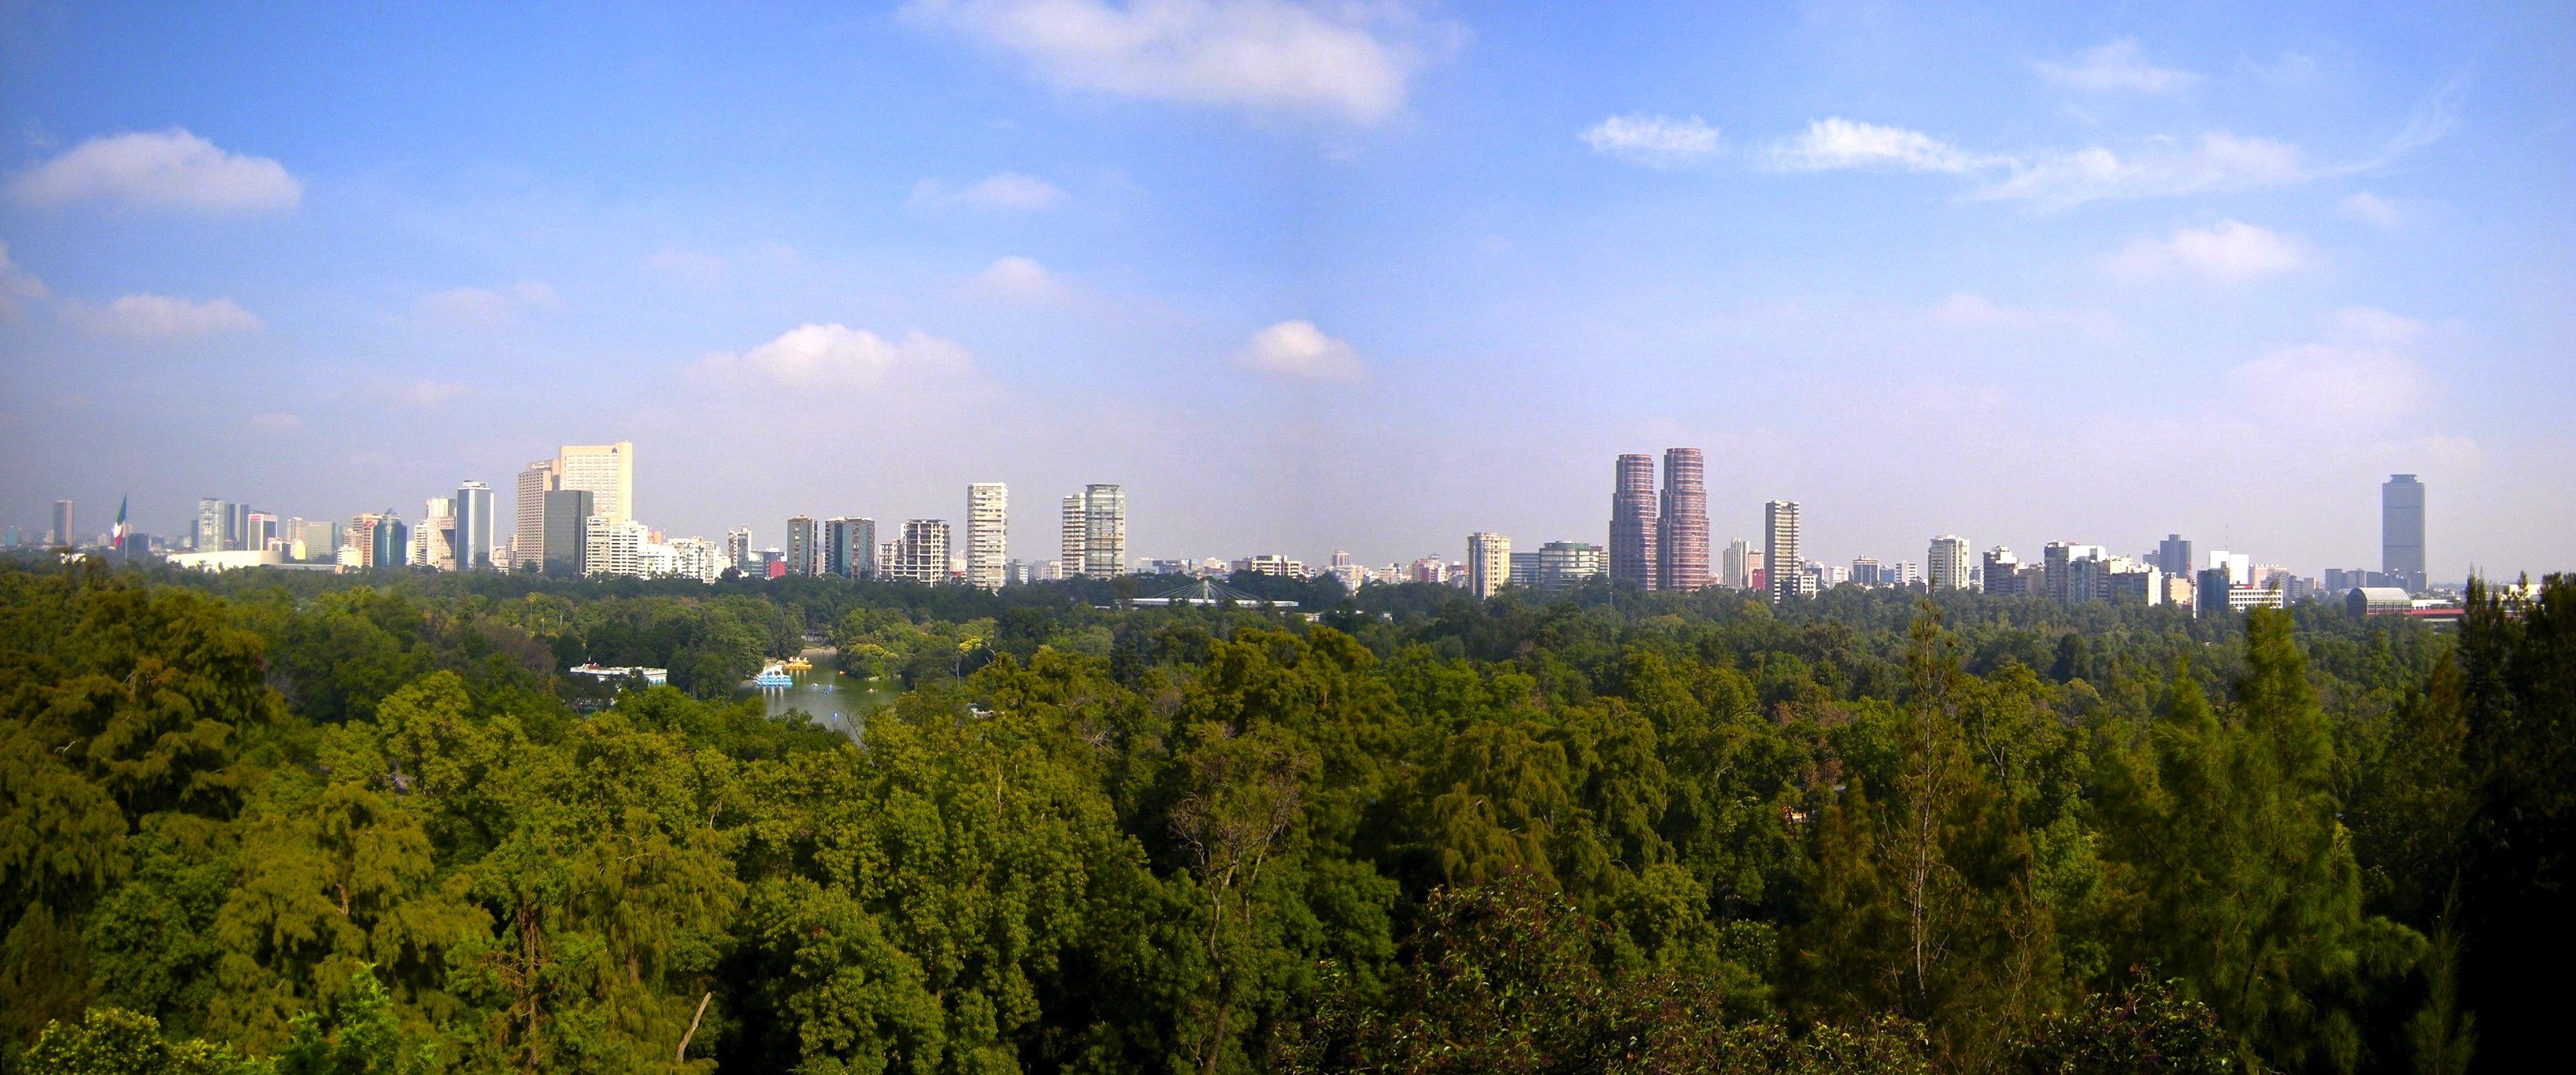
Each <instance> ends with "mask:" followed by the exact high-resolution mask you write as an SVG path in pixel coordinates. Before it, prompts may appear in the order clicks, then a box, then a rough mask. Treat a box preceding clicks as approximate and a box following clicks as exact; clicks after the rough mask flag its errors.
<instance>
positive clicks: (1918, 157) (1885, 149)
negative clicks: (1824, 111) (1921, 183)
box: [1771, 116, 1996, 172]
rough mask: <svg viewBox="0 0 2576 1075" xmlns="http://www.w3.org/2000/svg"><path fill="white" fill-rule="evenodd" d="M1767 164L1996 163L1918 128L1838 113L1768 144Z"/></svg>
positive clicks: (1946, 166) (1945, 167) (1913, 167)
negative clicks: (1768, 158) (1894, 125)
mask: <svg viewBox="0 0 2576 1075" xmlns="http://www.w3.org/2000/svg"><path fill="white" fill-rule="evenodd" d="M1771 160H1772V163H1773V164H1775V165H1777V166H1778V167H1781V168H1784V169H1788V170H1791V171H1826V170H1832V169H1840V168H1899V169H1903V170H1906V171H1913V172H1967V171H1973V170H1975V169H1979V168H1985V167H1989V166H1991V165H1993V164H1994V163H1996V160H1995V158H1991V157H1982V156H1978V155H1976V154H1972V153H1968V152H1966V151H1964V150H1961V149H1960V148H1959V147H1957V146H1953V145H1951V144H1949V143H1947V142H1944V141H1942V140H1940V139H1938V138H1934V137H1932V136H1931V135H1928V134H1925V133H1923V132H1921V131H1909V130H1905V129H1904V128H1901V127H1882V126H1880V125H1878V124H1875V123H1859V122H1855V121H1852V120H1847V119H1844V118H1842V117H1840V116H1835V117H1831V118H1828V119H1820V120H1816V121H1814V122H1812V123H1809V124H1807V129H1806V131H1805V132H1804V133H1802V134H1800V135H1798V136H1797V137H1796V138H1793V139H1790V140H1789V141H1787V142H1785V143H1782V144H1780V145H1778V146H1774V147H1773V148H1772V151H1771Z"/></svg>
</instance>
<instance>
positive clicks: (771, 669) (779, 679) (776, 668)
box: [751, 661, 796, 689]
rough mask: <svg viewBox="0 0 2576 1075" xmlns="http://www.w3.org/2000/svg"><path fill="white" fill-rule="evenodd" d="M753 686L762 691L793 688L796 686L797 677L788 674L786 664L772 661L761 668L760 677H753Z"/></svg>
mask: <svg viewBox="0 0 2576 1075" xmlns="http://www.w3.org/2000/svg"><path fill="white" fill-rule="evenodd" d="M751 685H752V686H755V687H760V688H762V689H768V688H772V687H793V686H795V685H796V677H794V676H791V675H788V674H787V663H786V662H784V661H771V662H769V663H768V664H766V665H763V666H762V667H761V669H760V674H759V675H756V676H753V677H751Z"/></svg>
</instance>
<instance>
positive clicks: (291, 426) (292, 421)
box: [243, 411, 304, 435]
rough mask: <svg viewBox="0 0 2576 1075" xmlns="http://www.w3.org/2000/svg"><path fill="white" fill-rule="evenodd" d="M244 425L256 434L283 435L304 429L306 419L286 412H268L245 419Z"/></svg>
mask: <svg viewBox="0 0 2576 1075" xmlns="http://www.w3.org/2000/svg"><path fill="white" fill-rule="evenodd" d="M243 424H245V425H248V426H249V427H251V429H252V430H253V431H255V432H260V433H271V434H280V435H282V434H287V433H293V432H295V431H296V430H299V429H302V428H304V419H302V418H298V417H296V416H295V415H293V414H291V413H288V412H286V411H266V412H262V413H260V414H254V415H251V416H250V417H249V418H246V419H243Z"/></svg>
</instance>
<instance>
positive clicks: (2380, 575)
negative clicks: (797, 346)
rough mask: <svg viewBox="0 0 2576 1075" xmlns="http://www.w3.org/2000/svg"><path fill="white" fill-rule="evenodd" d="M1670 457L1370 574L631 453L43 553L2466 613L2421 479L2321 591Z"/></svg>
mask: <svg viewBox="0 0 2576 1075" xmlns="http://www.w3.org/2000/svg"><path fill="white" fill-rule="evenodd" d="M1656 463H1657V461H1656V459H1655V457H1654V456H1651V455H1646V454H1626V455H1621V456H1619V457H1618V459H1617V461H1616V463H1615V465H1614V469H1613V481H1612V486H1611V495H1610V518H1609V530H1608V534H1607V538H1608V540H1607V543H1606V544H1597V545H1596V544H1593V543H1590V542H1587V541H1580V540H1557V541H1547V542H1543V543H1540V544H1538V545H1537V546H1536V547H1535V548H1529V547H1522V548H1517V549H1516V548H1515V547H1514V544H1513V541H1512V538H1511V537H1510V536H1508V535H1505V534H1502V533H1497V532H1494V531H1486V530H1480V531H1477V532H1475V533H1472V534H1469V535H1468V536H1467V545H1466V549H1465V557H1464V558H1463V559H1460V560H1444V559H1443V558H1441V557H1438V556H1427V557H1423V558H1420V559H1416V560H1414V561H1412V562H1411V563H1391V564H1387V565H1385V566H1383V567H1368V566H1364V565H1361V564H1358V563H1356V562H1355V561H1354V560H1353V558H1352V556H1351V555H1350V554H1349V553H1347V552H1340V551H1336V552H1334V553H1333V554H1332V556H1331V559H1330V561H1329V562H1328V563H1325V564H1308V563H1305V562H1302V561H1299V560H1296V559H1292V558H1290V557H1288V556H1285V555H1281V554H1278V553H1259V554H1255V555H1251V556H1246V557H1242V558H1239V559H1232V560H1228V559H1224V558H1220V557H1208V558H1206V559H1201V560H1186V559H1147V560H1143V561H1141V562H1132V563H1131V561H1130V560H1129V558H1128V553H1127V492H1126V489H1125V488H1124V487H1122V486H1119V485H1115V484H1092V485H1086V486H1084V487H1083V488H1082V490H1081V491H1079V492H1075V493H1068V494H1066V495H1064V497H1063V498H1062V499H1061V500H1060V501H1059V502H1058V507H1059V515H1058V519H1059V522H1060V529H1059V531H1058V535H1059V541H1058V549H1057V553H1058V554H1057V556H1056V557H1055V558H1053V559H1048V560H1023V559H1018V558H1013V557H1012V556H1011V555H1010V547H1009V525H1010V490H1009V489H1008V488H1007V487H1006V486H1005V485H1004V484H1003V483H1001V482H975V483H972V484H970V485H968V486H967V487H966V503H965V517H964V521H965V531H964V534H963V540H959V536H958V535H957V534H956V532H955V531H954V530H953V529H952V527H951V524H950V523H949V521H948V520H946V519H905V520H903V521H902V522H901V523H900V524H894V525H889V526H886V527H882V528H881V527H880V526H879V524H878V522H877V520H875V519H873V518H870V517H867V516H862V515H836V516H831V517H825V518H818V517H816V516H814V515H797V516H794V517H791V518H789V519H788V520H786V524H785V532H784V537H783V543H782V544H779V545H771V546H765V547H764V546H759V545H757V544H756V543H755V541H754V540H753V530H752V528H751V527H749V526H738V527H735V528H733V529H732V530H730V531H728V532H727V533H726V534H725V536H724V538H723V539H722V540H721V541H718V540H714V539H709V538H703V537H670V536H666V535H665V534H664V533H663V532H662V531H660V530H657V529H655V528H653V527H651V526H649V525H647V524H646V523H644V522H643V521H641V520H639V519H638V518H637V515H636V500H635V466H636V461H635V445H634V444H633V442H631V441H618V442H616V443H614V444H569V445H565V446H563V447H562V448H561V449H560V450H559V451H558V452H557V453H556V454H555V455H554V456H552V457H550V458H546V459H539V460H536V461H534V462H531V463H529V464H528V465H527V466H526V467H525V468H523V469H521V470H520V471H519V473H518V476H517V482H516V487H515V489H514V490H513V493H514V494H515V495H514V499H513V501H512V502H511V504H510V506H511V507H512V509H513V515H512V518H511V520H510V521H511V524H512V525H511V528H510V533H509V536H508V538H507V539H506V540H505V539H503V538H502V537H501V533H500V530H501V526H500V523H501V517H500V514H499V507H500V505H499V503H498V502H497V498H496V495H495V493H496V491H495V490H494V489H492V488H491V487H490V486H488V485H485V484H484V483H482V482H478V481H466V482H460V483H458V485H457V487H456V488H455V489H454V490H453V491H452V492H451V493H449V494H448V495H444V496H435V497H430V498H428V499H427V501H426V502H425V503H424V504H423V507H422V510H421V512H420V515H419V516H418V518H417V519H416V520H411V519H405V518H404V517H403V515H402V514H401V513H400V512H397V511H395V510H393V509H390V508H388V509H386V510H384V511H374V512H361V513H359V514H357V515H354V516H352V517H350V518H349V519H347V520H346V521H341V520H336V519H305V518H300V517H292V516H283V515H280V514H278V513H276V512H272V511H266V510H262V509H259V508H256V507H254V506H252V505H250V504H247V503H236V502H232V501H227V500H223V499H220V498H215V497H208V498H205V499H202V500H200V501H198V503H197V510H196V514H195V517H194V519H193V520H192V521H191V525H190V528H189V532H188V533H187V534H185V535H184V536H182V537H178V538H167V537H158V536H154V535H149V534H143V533H139V532H134V531H131V530H130V529H129V528H128V527H127V524H126V521H125V512H124V507H123V506H122V505H120V506H119V509H118V515H117V521H116V524H115V526H114V527H113V528H112V529H111V530H110V531H109V532H107V533H106V534H103V535H100V536H99V538H98V539H97V540H96V541H95V542H84V541H82V540H81V539H80V538H79V537H78V531H77V530H75V529H74V526H73V518H72V503H71V501H68V500H64V501H57V502H56V503H55V505H54V515H53V525H52V527H51V528H50V530H49V532H48V534H47V542H46V544H48V545H50V546H55V547H63V548H72V549H77V548H80V547H83V546H84V545H88V546H91V547H101V548H106V549H109V550H113V551H119V552H132V551H143V552H149V553H152V554H161V555H166V556H167V557H168V559H169V560H170V562H171V563H173V564H176V565H178V566H181V567H188V568H196V569H202V570H209V571H222V570H231V569H237V568H251V567H259V568H273V569H280V570H319V571H364V570H370V569H376V568H391V567H408V568H419V569H429V570H437V571H507V572H517V573H533V574H541V575H548V576H565V577H627V578H684V579H695V580H698V581H701V582H710V583H711V582H715V581H717V580H718V579H721V578H725V577H727V576H728V575H730V576H734V577H745V578H767V579H777V578H786V577H789V576H808V577H820V576H833V577H839V578H850V579H871V580H888V581H902V582H913V583H920V584H925V585H967V586H975V587H979V588H982V589H987V590H998V589H1001V588H1002V587H1004V586H1009V585H1017V584H1023V583H1030V582H1040V581H1050V580H1060V579H1070V578H1114V577H1117V576H1120V575H1130V574H1134V575H1157V576H1168V577H1172V578H1175V579H1223V578H1228V577H1231V576H1233V575H1235V574H1239V573H1247V572H1248V573H1251V574H1254V575H1264V576H1272V577H1280V578H1294V579H1311V578H1319V577H1325V576H1330V577H1332V578H1334V579H1336V580H1338V581H1339V582H1340V583H1341V584H1342V586H1343V587H1344V588H1346V589H1349V590H1354V591H1356V590H1358V589H1359V588H1360V587H1362V586H1366V585H1371V584H1378V585H1391V584H1398V583H1427V584H1433V585H1446V586H1455V587H1459V588H1462V589H1464V590H1466V591H1467V592H1468V593H1470V594H1472V595H1473V596H1475V597H1477V598H1480V599H1481V598H1488V597H1492V596H1495V595H1496V594H1499V593H1502V592H1503V591H1504V590H1506V589H1508V588H1517V589H1520V590H1524V591H1528V592H1532V593H1537V594H1542V595H1555V594H1561V593H1565V592H1567V591H1569V590H1572V589H1575V588H1577V587H1579V586H1581V585H1583V584H1584V583H1585V582H1587V581H1589V580H1591V579H1594V578H1597V577H1602V576H1607V578H1608V579H1609V581H1610V582H1611V583H1613V584H1614V585H1620V586H1630V587H1634V588H1636V589H1639V590H1647V591H1680V592H1688V591H1695V590H1700V589H1705V588H1711V587H1717V588H1724V589H1730V590H1739V591H1745V592H1750V593H1759V594H1762V595H1764V596H1765V597H1766V598H1767V599H1768V600H1770V601H1773V602H1781V601H1790V600H1797V599H1801V598H1807V597H1812V596H1814V595H1816V594H1819V593H1822V592H1825V591H1828V590H1834V589H1839V588H1844V587H1858V588H1864V589H1868V588H1894V589H1917V590H1924V591H1944V590H1982V591H1984V592H1987V593H1996V594H2012V595H2019V596H2029V597H2042V598H2046V599H2049V600H2053V601H2059V602H2064V603H2070V604H2072V603H2081V602H2088V601H2104V602H2124V603H2131V604H2142V605H2174V606H2178V607H2184V608H2189V609H2191V610H2193V612H2194V613H2195V614H2199V613H2232V612H2242V611H2244V610H2245V609H2248V608H2255V607H2286V606H2288V605H2291V604H2295V603H2298V602H2300V601H2304V600H2309V599H2312V598H2324V599H2333V600H2339V601H2342V602H2344V603H2345V604H2346V605H2347V606H2348V607H2350V608H2351V609H2352V610H2353V611H2354V612H2355V614H2357V615H2388V614H2403V615H2408V616H2418V617H2432V618H2439V617H2441V616H2443V615H2445V614H2446V612H2447V611H2451V610H2455V609H2456V603H2455V602H2451V601H2448V600H2447V599H2446V597H2445V595H2437V594H2434V593H2433V592H2432V591H2431V588H2430V584H2429V582H2428V579H2427V577H2426V574H2425V568H2424V564H2425V558H2424V513H2425V507H2424V505H2425V497H2424V485H2423V483H2422V482H2421V481H2419V480H2418V479H2417V478H2416V476H2415V475H2412V474H2398V475H2393V476H2391V477H2390V478H2389V479H2388V481H2387V483H2386V484H2384V485H2382V486H2381V488H2380V508H2381V527H2380V537H2381V557H2380V559H2381V563H2380V566H2379V568H2378V569H2377V570H2367V569H2364V568H2360V567H2350V568H2328V569H2326V570H2325V571H2324V572H2323V574H2322V577H2311V576H2303V575H2300V574H2298V573H2296V572H2294V571H2291V570H2290V569H2288V568H2286V567H2283V566H2280V565H2278V564H2272V563H2265V562H2261V561H2258V560H2256V559H2255V558H2254V557H2253V556H2252V555H2251V554H2248V553H2243V552H2234V551H2229V550H2224V549H2209V550H2198V551H2196V550H2195V549H2194V546H2193V543H2192V542H2191V541H2189V540H2187V539H2185V538H2184V537H2183V536H2182V535H2180V534H2168V535H2167V536H2166V537H2165V538H2164V539H2163V540H2162V541H2161V542H2159V543H2157V545H2156V547H2155V548H2154V549H2152V550H2147V551H2144V552H2141V553H2139V554H2137V555H2134V556H2132V555H2120V554H2116V553H2114V552H2112V551H2111V550H2110V549H2109V547H2107V546H2103V545H2097V544H2087V543H2082V542H2074V541H2052V542H2049V543H2047V544H2046V545H2044V546H2043V547H2042V548H2041V549H2040V551H2039V556H2038V557H2037V558H2036V559H2035V560H2031V561H2024V560H2023V559H2022V558H2021V557H2019V556H2018V555H2016V554H2015V553H2014V551H2013V550H2012V549H2011V548H2008V547H2005V546H2001V545H1998V546H1995V547H1992V548H1989V549H1986V550H1985V551H1984V552H1982V553H1978V552H1976V551H1974V549H1973V547H1972V545H1971V543H1970V542H1969V541H1968V539H1966V538H1964V537H1961V536H1959V535H1956V534H1941V535H1938V536H1935V537H1933V538H1932V539H1931V540H1930V542H1929V544H1928V546H1927V547H1926V549H1925V552H1924V557H1923V560H1922V562H1921V563H1920V564H1918V563H1916V562H1914V561H1912V560H1903V559H1895V560H1881V559H1879V558H1876V557H1870V556H1862V557H1856V558H1854V559H1853V560H1852V561H1851V562H1850V563H1849V564H1828V563H1824V562H1821V561H1818V560H1814V559H1809V558H1807V557H1806V556H1805V555H1804V547H1805V546H1804V534H1803V525H1804V519H1803V510H1802V508H1801V506H1800V505H1799V503H1798V502H1797V501H1794V500H1773V501H1769V502H1767V503H1765V504H1764V505H1763V512H1762V516H1763V530H1762V538H1761V541H1760V543H1759V545H1758V546H1757V545H1756V543H1755V542H1754V541H1752V540H1751V539H1748V538H1734V539H1731V540H1729V541H1728V542H1727V543H1726V545H1725V547H1724V548H1723V549H1719V550H1715V551H1716V559H1715V563H1714V564H1712V563H1711V552H1712V548H1711V541H1710V528H1709V516H1708V489H1707V484H1706V461H1705V457H1704V455H1703V453H1702V452H1701V451H1700V450H1699V449H1697V448H1668V449H1666V450H1665V451H1664V453H1663V458H1662V468H1661V475H1660V477H1661V481H1660V482H1658V480H1657V479H1658V474H1657V465H1656ZM6 539H7V544H8V545H10V546H18V545H21V544H25V543H26V542H24V541H23V538H22V535H21V533H20V532H19V530H18V528H16V527H10V528H9V533H8V534H7V536H6Z"/></svg>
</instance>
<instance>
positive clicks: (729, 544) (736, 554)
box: [724, 526, 751, 575]
mask: <svg viewBox="0 0 2576 1075" xmlns="http://www.w3.org/2000/svg"><path fill="white" fill-rule="evenodd" d="M724 547H725V566H726V567H730V568H732V569H734V570H736V571H739V572H741V573H743V574H745V575H748V574H751V528H750V527H748V526H737V527H734V528H733V529H731V530H727V531H725V545H724Z"/></svg>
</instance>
